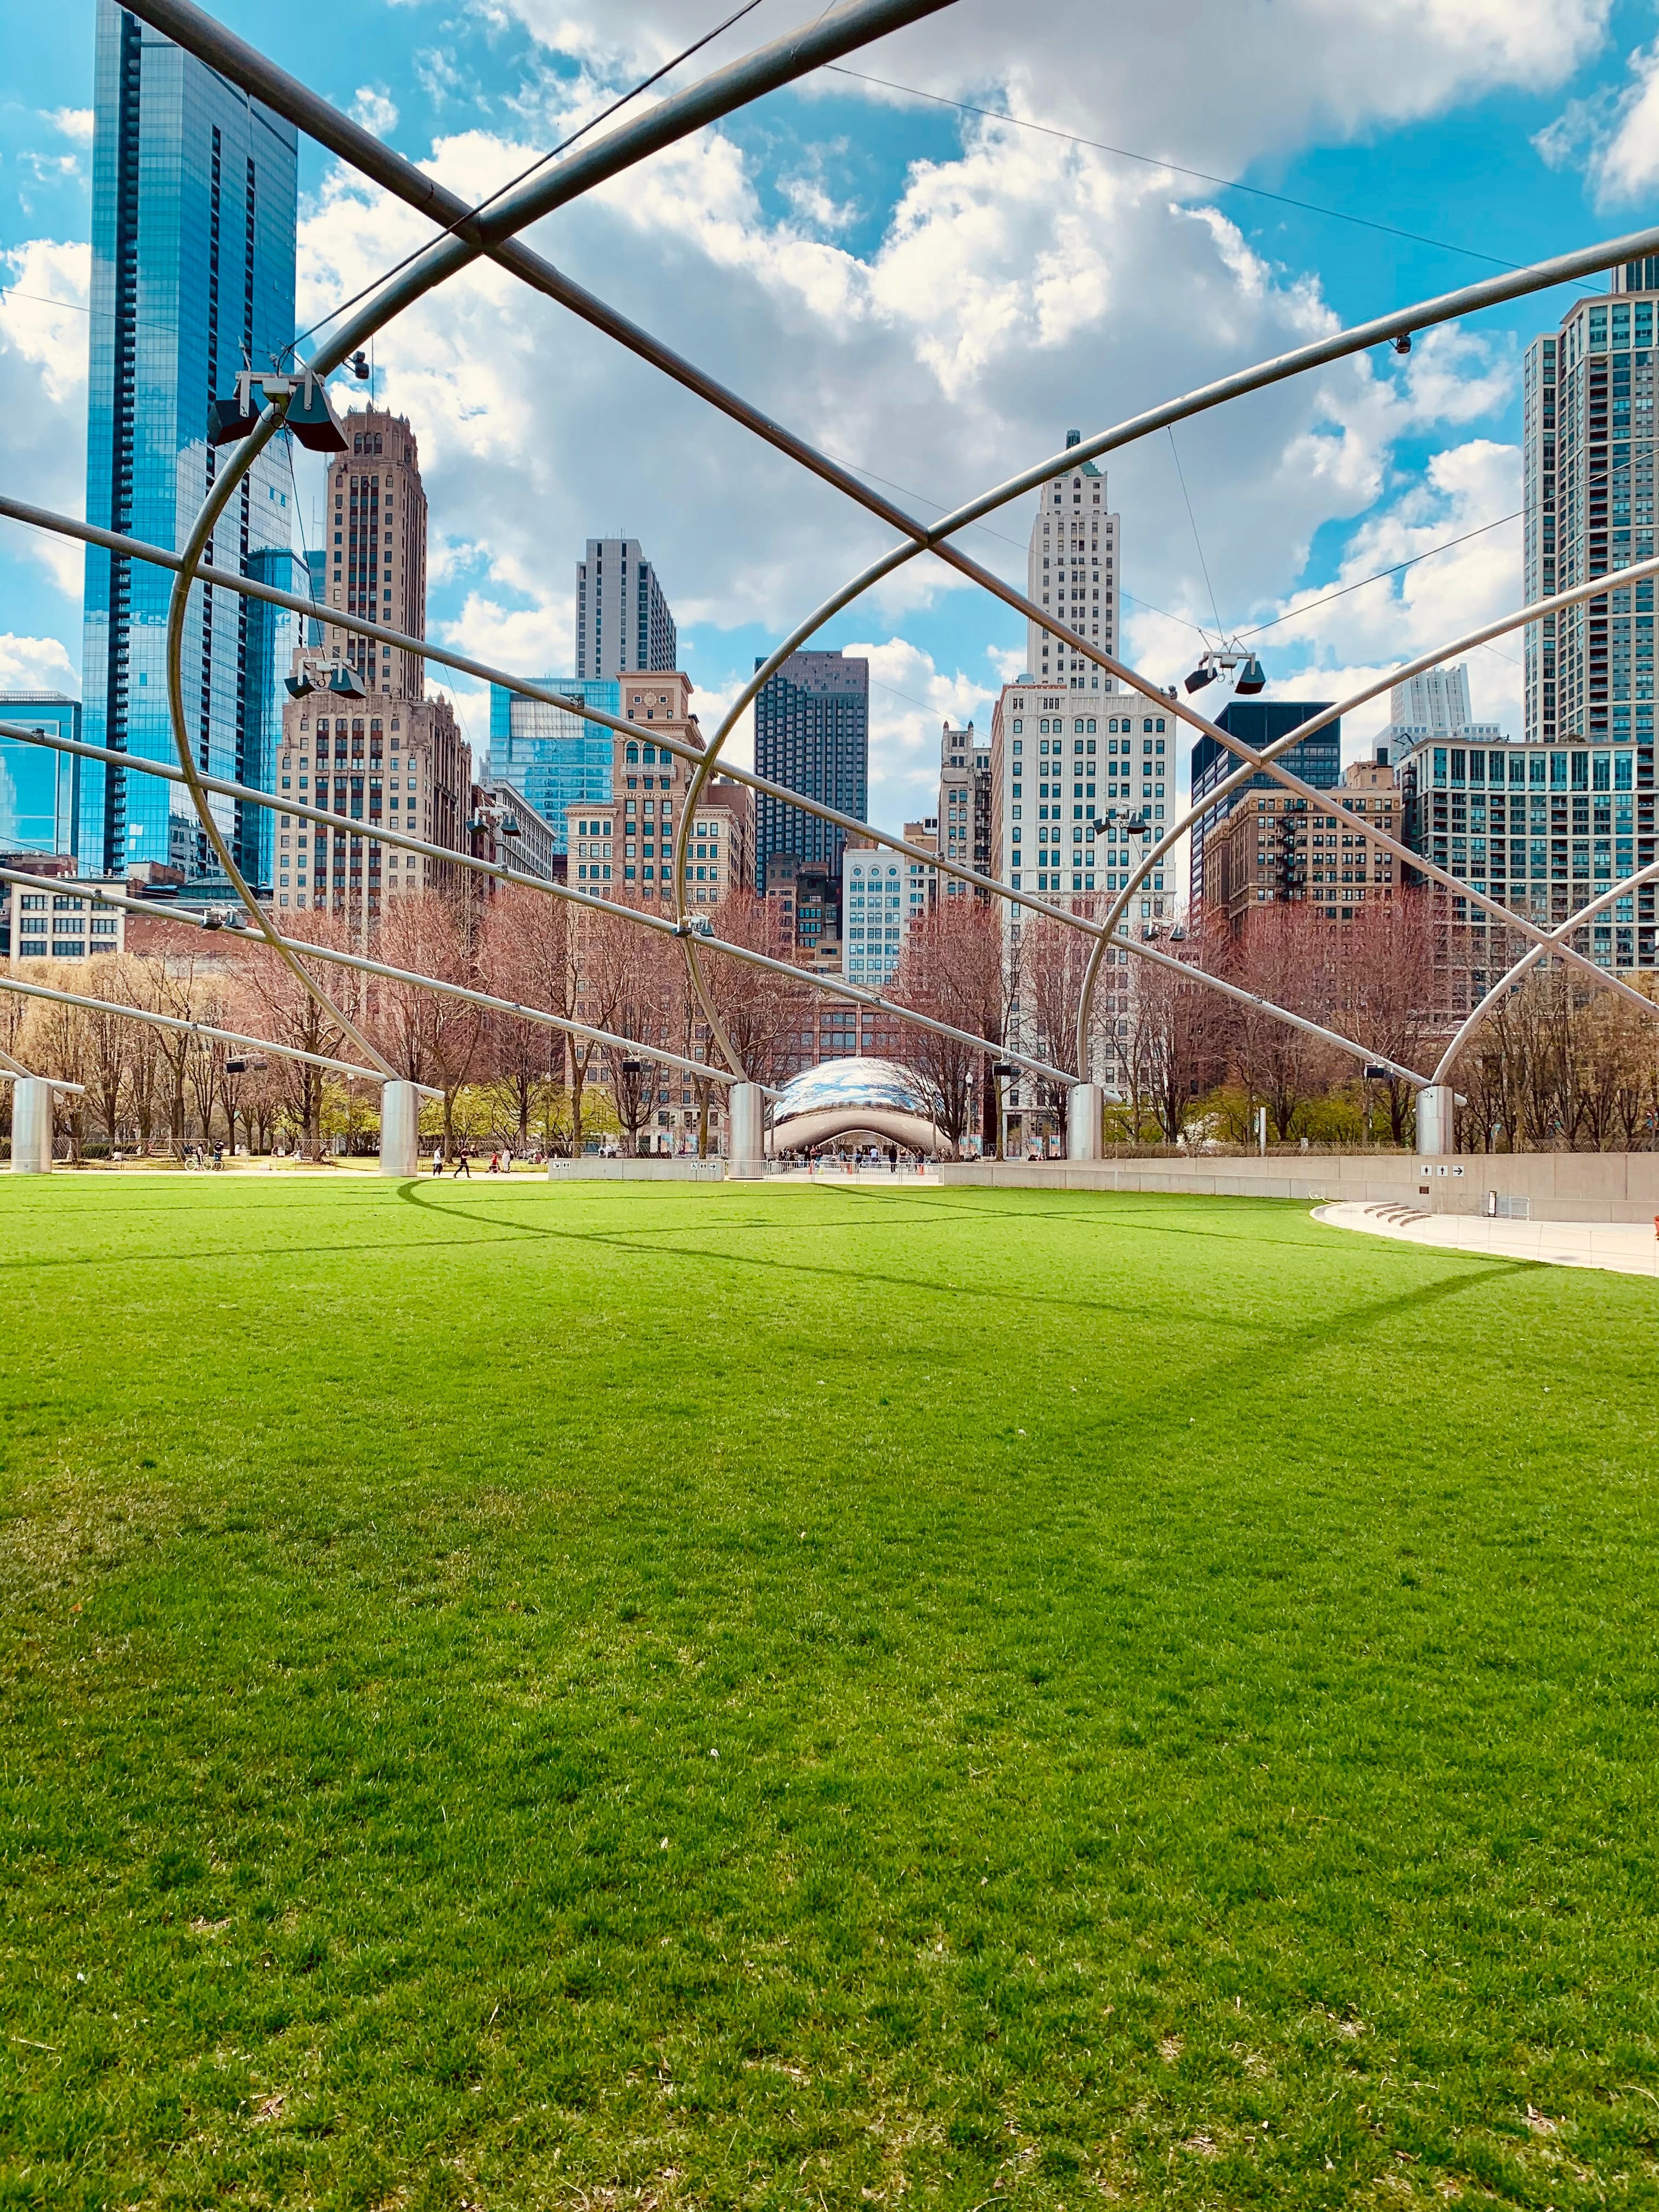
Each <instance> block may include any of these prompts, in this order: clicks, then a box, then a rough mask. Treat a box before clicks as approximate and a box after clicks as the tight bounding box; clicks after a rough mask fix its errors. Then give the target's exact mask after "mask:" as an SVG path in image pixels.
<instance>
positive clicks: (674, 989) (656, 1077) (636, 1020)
mask: <svg viewBox="0 0 1659 2212" xmlns="http://www.w3.org/2000/svg"><path fill="white" fill-rule="evenodd" d="M583 956H584V957H583V981H584V983H585V985H586V989H587V993H588V994H589V997H590V1000H595V999H596V1000H601V1001H602V1002H603V1004H604V1005H605V1008H606V1018H605V1021H604V1022H603V1023H602V1024H599V1026H602V1027H604V1028H606V1029H610V1030H614V1031H616V1033H617V1035H618V1036H621V1037H623V1038H627V1039H629V1040H631V1041H632V1043H633V1044H647V1045H658V1046H663V1047H665V1048H669V1049H671V1048H672V1043H673V1040H674V1039H675V1038H676V1037H677V1036H678V1035H679V1034H680V1032H681V1030H682V1028H683V1023H684V1012H683V1007H682V1003H681V1001H682V994H684V992H685V990H686V989H687V987H688V985H687V981H686V974H685V962H684V957H683V956H682V954H681V952H680V948H679V945H678V943H677V942H676V940H675V939H672V938H671V937H667V936H665V935H663V934H661V933H659V932H658V931H656V930H644V929H641V928H640V927H639V926H638V924H637V923H630V922H629V921H628V920H627V919H626V918H625V916H624V915H623V911H622V910H621V909H620V908H618V909H617V911H616V912H614V913H606V914H592V915H587V916H586V917H585V927H584V930H583ZM603 1051H604V1057H605V1073H606V1076H607V1079H608V1080H609V1084H610V1089H611V1099H612V1102H613V1103H614V1104H615V1106H616V1109H617V1119H618V1120H619V1121H621V1123H622V1127H623V1136H624V1138H625V1139H626V1143H627V1149H628V1150H629V1152H635V1151H637V1150H638V1147H639V1139H640V1132H641V1129H642V1128H643V1127H644V1126H645V1123H646V1120H647V1116H648V1115H649V1114H650V1112H651V1110H652V1109H653V1105H655V1104H656V1103H658V1101H659V1097H664V1096H665V1095H666V1093H665V1085H664V1082H663V1079H662V1076H661V1073H660V1072H659V1066H658V1065H657V1064H656V1063H654V1062H653V1061H650V1060H647V1059H645V1058H644V1057H643V1055H641V1054H639V1053H637V1052H635V1051H634V1050H632V1049H631V1048H630V1045H629V1044H628V1043H623V1044H615V1045H606V1046H605V1047H604V1048H603Z"/></svg>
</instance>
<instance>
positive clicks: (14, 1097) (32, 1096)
mask: <svg viewBox="0 0 1659 2212" xmlns="http://www.w3.org/2000/svg"><path fill="white" fill-rule="evenodd" d="M11 1171H12V1173H13V1174H14V1175H50V1174H51V1173H52V1085H51V1084H50V1083H48V1082H47V1081H46V1078H45V1077H44V1076H41V1075H20V1076H19V1077H17V1079H16V1080H15V1082H14V1083H13V1085H12V1086H11Z"/></svg>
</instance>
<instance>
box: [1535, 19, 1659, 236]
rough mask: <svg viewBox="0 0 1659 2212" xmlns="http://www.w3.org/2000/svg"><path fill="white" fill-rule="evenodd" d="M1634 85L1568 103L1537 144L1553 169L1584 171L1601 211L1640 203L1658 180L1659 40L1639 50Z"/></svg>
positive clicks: (1632, 62) (1632, 68)
mask: <svg viewBox="0 0 1659 2212" xmlns="http://www.w3.org/2000/svg"><path fill="white" fill-rule="evenodd" d="M1628 76H1629V82H1627V83H1626V85H1625V86H1624V87H1623V88H1621V89H1619V90H1617V91H1615V90H1613V88H1605V89H1604V90H1602V91H1601V92H1600V93H1597V94H1593V95H1592V96H1591V97H1590V98H1589V99H1586V100H1571V101H1570V102H1569V103H1568V105H1567V106H1566V107H1565V109H1564V110H1563V112H1561V114H1559V116H1558V117H1557V118H1556V119H1555V121H1554V122H1553V123H1552V124H1551V125H1549V126H1548V127H1547V129H1546V130H1543V131H1540V132H1539V133H1538V135H1537V137H1535V138H1534V140H1533V144H1534V146H1535V147H1536V148H1537V149H1538V151H1539V152H1540V153H1541V155H1543V157H1544V159H1545V160H1546V161H1547V162H1549V164H1550V165H1551V167H1553V168H1566V167H1571V166H1573V165H1574V164H1577V165H1579V166H1581V167H1583V171H1584V173H1585V175H1586V177H1587V179H1589V185H1590V188H1591V190H1592V191H1593V192H1594V193H1595V198H1596V201H1597V203H1598V204H1599V205H1601V206H1603V207H1607V206H1611V205H1613V204H1616V203H1618V202H1620V201H1626V200H1634V199H1638V198H1639V197H1641V196H1642V194H1643V193H1644V192H1647V191H1650V190H1651V189H1652V187H1653V185H1654V183H1655V181H1656V179H1659V40H1655V41H1654V43H1653V44H1652V45H1651V46H1638V48H1637V49H1636V51H1635V52H1633V53H1632V55H1631V57H1630V59H1629V64H1628Z"/></svg>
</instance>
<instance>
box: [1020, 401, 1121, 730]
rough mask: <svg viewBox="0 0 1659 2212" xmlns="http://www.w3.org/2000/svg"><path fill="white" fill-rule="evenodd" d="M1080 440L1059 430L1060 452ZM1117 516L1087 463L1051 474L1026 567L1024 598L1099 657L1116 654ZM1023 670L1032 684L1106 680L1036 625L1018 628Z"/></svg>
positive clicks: (1099, 684)
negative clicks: (1022, 630)
mask: <svg viewBox="0 0 1659 2212" xmlns="http://www.w3.org/2000/svg"><path fill="white" fill-rule="evenodd" d="M1079 442H1080V437H1079V433H1078V432H1077V431H1075V430H1068V431H1067V432H1066V445H1067V446H1068V447H1071V446H1075V445H1077V444H1079ZM1120 528H1121V518H1120V517H1119V516H1117V515H1115V514H1113V513H1109V511H1108V509H1107V506H1106V479H1105V477H1103V475H1102V473H1101V471H1099V470H1098V469H1097V467H1096V466H1095V465H1094V463H1093V462H1092V461H1081V462H1079V464H1078V465H1077V466H1076V467H1075V468H1072V469H1066V470H1064V471H1062V472H1061V473H1060V475H1059V476H1056V477H1050V478H1049V479H1048V483H1045V484H1044V485H1043V487H1042V492H1041V493H1040V495H1038V501H1037V512H1036V520H1035V521H1034V522H1033V523H1032V525H1031V549H1030V555H1029V556H1028V559H1027V562H1026V593H1027V596H1028V597H1029V598H1030V599H1033V600H1035V601H1036V605H1038V606H1040V607H1041V608H1042V609H1043V611H1044V612H1045V613H1047V612H1049V611H1052V612H1053V614H1054V617H1056V619H1057V620H1059V621H1060V622H1062V623H1065V625H1066V629H1068V630H1070V631H1072V632H1073V635H1075V636H1077V637H1079V638H1084V639H1086V640H1087V641H1088V642H1089V643H1090V644H1091V645H1096V646H1098V647H1100V649H1101V650H1102V652H1103V653H1116V651H1117V641H1118V624H1117V579H1118V537H1119V532H1120ZM1026 630H1027V636H1026V646H1025V653H1026V668H1027V671H1028V672H1029V673H1030V676H1031V678H1033V680H1034V681H1035V682H1036V683H1037V684H1079V683H1081V684H1084V685H1085V687H1086V688H1088V689H1089V690H1101V689H1102V688H1104V689H1105V690H1110V689H1111V688H1112V685H1111V679H1110V678H1109V677H1108V678H1102V677H1101V671H1100V670H1099V669H1098V668H1097V666H1096V665H1095V664H1094V663H1093V662H1092V661H1090V660H1088V659H1085V657H1084V656H1083V655H1082V654H1081V653H1078V652H1076V651H1074V650H1072V649H1070V648H1068V647H1066V645H1065V644H1063V643H1062V642H1061V641H1060V639H1058V638H1056V637H1054V636H1053V635H1050V633H1049V632H1048V630H1046V629H1043V627H1042V624H1041V623H1035V622H1033V623H1027V625H1026Z"/></svg>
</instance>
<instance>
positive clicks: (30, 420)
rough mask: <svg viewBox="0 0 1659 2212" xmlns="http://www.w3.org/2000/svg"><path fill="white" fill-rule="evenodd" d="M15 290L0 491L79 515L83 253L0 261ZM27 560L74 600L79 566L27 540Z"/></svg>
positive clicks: (56, 545)
mask: <svg viewBox="0 0 1659 2212" xmlns="http://www.w3.org/2000/svg"><path fill="white" fill-rule="evenodd" d="M0 261H3V262H4V263H5V264H6V265H7V267H8V269H9V276H10V281H11V283H12V285H13V286H14V287H15V289H9V290H8V291H7V292H6V293H5V295H4V296H3V298H0V482H3V483H5V485H6V488H7V489H8V490H9V491H11V492H12V493H13V494H14V495H16V496H17V497H19V498H22V499H27V500H30V501H34V502H35V503H36V504H37V505H39V506H41V507H55V508H56V509H57V510H58V512H59V513H67V514H76V515H78V514H80V513H82V511H83V508H84V505H85V499H86V450H87V424H86V415H87V318H86V314H85V313H84V306H85V301H86V298H87V287H88V280H89V276H90V272H91V266H92V254H91V250H90V248H89V247H88V246H81V245H70V244H59V243H57V242H55V241H54V240H50V239H33V240H31V241H30V242H29V243H28V244H27V245H26V246H16V247H14V248H13V249H12V250H11V251H9V252H6V253H4V254H3V255H0ZM27 544H28V547H29V550H30V552H31V554H32V555H33V556H34V557H35V558H36V559H38V560H40V562H43V563H44V565H45V566H46V568H48V569H50V571H51V572H52V577H53V580H54V581H55V582H56V583H57V585H58V588H59V590H60V591H63V592H66V593H69V594H70V595H71V596H72V597H76V598H78V596H79V594H80V590H81V581H82V573H83V569H84V565H85V556H84V554H83V552H82V549H81V548H80V547H79V546H78V545H76V544H72V543H71V541H70V540H69V539H68V538H54V537H52V536H50V535H49V534H48V533H47V532H45V531H32V532H29V533H28V537H27Z"/></svg>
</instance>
